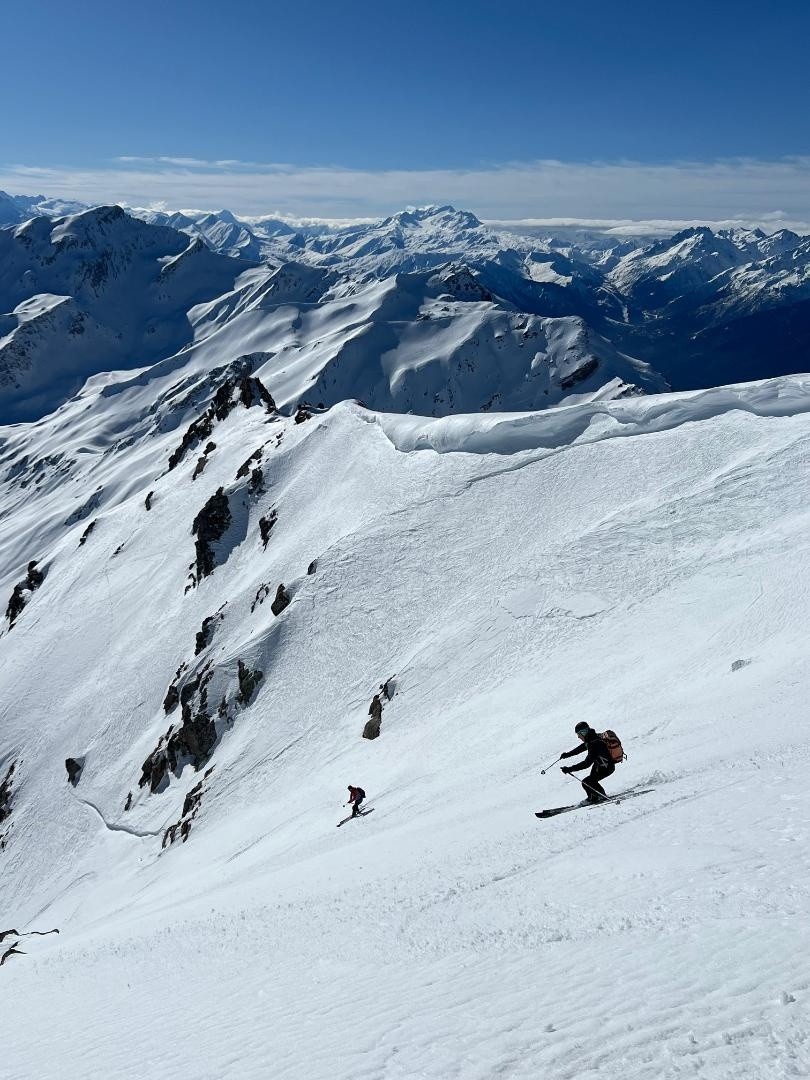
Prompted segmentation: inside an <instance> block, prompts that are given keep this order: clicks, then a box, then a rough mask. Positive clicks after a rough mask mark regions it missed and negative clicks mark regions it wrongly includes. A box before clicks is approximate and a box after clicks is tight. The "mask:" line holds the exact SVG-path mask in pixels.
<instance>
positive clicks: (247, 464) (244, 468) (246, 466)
mask: <svg viewBox="0 0 810 1080" xmlns="http://www.w3.org/2000/svg"><path fill="white" fill-rule="evenodd" d="M261 457H262V448H261V447H259V449H258V450H254V451H253V453H252V454H251V455H250V457H249V458H248V459H247V461H243V462H242V464H241V465H240V466H239V468H238V469H237V470H236V479H237V480H241V479H242V478H243V477H245V476H247V474H248V473H249V472H250V470H251V468H252V467H253V462H254V461H261Z"/></svg>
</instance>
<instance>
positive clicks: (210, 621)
mask: <svg viewBox="0 0 810 1080" xmlns="http://www.w3.org/2000/svg"><path fill="white" fill-rule="evenodd" d="M223 618H224V616H223V615H221V614H220V613H219V612H217V613H216V615H209V616H208V617H207V618H206V619H203V622H202V626H201V627H200V629H199V631H198V632H197V637H196V641H195V644H194V655H195V656H199V655H200V653H201V652H202V651H203V649H205V648H207V647H208V646H209V645H210V644H211V639H212V638H213V636H214V630H215V628H216V625H217V622H219V621H221V620H222V619H223Z"/></svg>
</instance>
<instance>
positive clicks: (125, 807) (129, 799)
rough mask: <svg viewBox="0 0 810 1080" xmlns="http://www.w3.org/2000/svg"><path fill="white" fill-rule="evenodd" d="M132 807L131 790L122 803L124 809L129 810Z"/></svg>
mask: <svg viewBox="0 0 810 1080" xmlns="http://www.w3.org/2000/svg"><path fill="white" fill-rule="evenodd" d="M131 807H132V792H131V791H130V793H129V794H128V795H127V801H126V802H125V803H124V809H125V810H129V809H131Z"/></svg>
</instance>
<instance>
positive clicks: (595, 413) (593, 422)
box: [373, 376, 810, 454]
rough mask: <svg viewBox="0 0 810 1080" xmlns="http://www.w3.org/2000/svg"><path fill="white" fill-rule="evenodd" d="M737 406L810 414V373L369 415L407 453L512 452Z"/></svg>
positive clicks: (701, 417)
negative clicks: (514, 407) (709, 386)
mask: <svg viewBox="0 0 810 1080" xmlns="http://www.w3.org/2000/svg"><path fill="white" fill-rule="evenodd" d="M738 411H739V412H746V413H753V414H754V415H755V416H763V417H768V416H771V417H779V416H795V415H797V414H799V413H805V412H808V411H810V376H791V377H786V378H784V379H773V380H770V381H769V382H765V383H751V384H748V385H740V386H721V387H718V388H716V389H714V390H702V391H696V392H693V393H691V394H677V395H675V394H665V395H660V396H651V397H644V398H633V399H631V400H624V401H605V402H587V403H583V404H580V405H569V406H567V407H562V408H559V409H551V410H548V411H547V412H542V413H517V414H508V415H505V414H502V413H500V414H493V415H491V416H488V417H485V418H484V417H472V416H448V417H442V418H441V419H437V420H427V419H425V418H424V417H421V416H398V415H392V414H387V415H375V416H374V417H373V419H374V421H375V422H376V423H378V424H379V425H380V427H381V428H382V429H383V431H384V432H385V434H386V436H387V437H388V438H389V439H390V440H391V442H392V444H393V445H394V446H395V447H396V449H397V450H401V451H405V452H410V451H414V450H433V451H435V452H436V453H440V454H448V453H466V454H515V453H519V452H521V451H524V450H537V449H544V450H559V449H562V448H565V447H568V446H573V445H576V444H582V443H592V442H598V441H601V440H604V439H615V438H628V437H631V436H638V435H651V434H654V433H655V432H659V431H668V430H669V429H670V428H674V427H679V426H680V425H681V424H690V423H697V422H700V421H706V420H711V419H714V418H715V417H718V416H722V415H723V414H724V413H727V412H738Z"/></svg>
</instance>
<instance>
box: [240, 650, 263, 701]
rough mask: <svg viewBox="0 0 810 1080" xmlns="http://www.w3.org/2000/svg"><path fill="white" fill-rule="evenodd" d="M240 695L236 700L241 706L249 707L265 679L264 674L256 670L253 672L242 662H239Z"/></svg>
mask: <svg viewBox="0 0 810 1080" xmlns="http://www.w3.org/2000/svg"><path fill="white" fill-rule="evenodd" d="M238 670H239V693H238V694H237V695H236V700H237V701H238V702H239V704H240V705H249V704H250V702H251V699H252V697H253V695H254V694H255V693H256V687H257V686H258V685H259V683H260V682H261V681H262V679H263V678H264V673H263V672H261V671H259V670H258V669H255V670H253V671H251V670H250V668H249V667H248V666H247V664H245V663H244V662H243V661H242V660H240V661H239V668H238Z"/></svg>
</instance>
